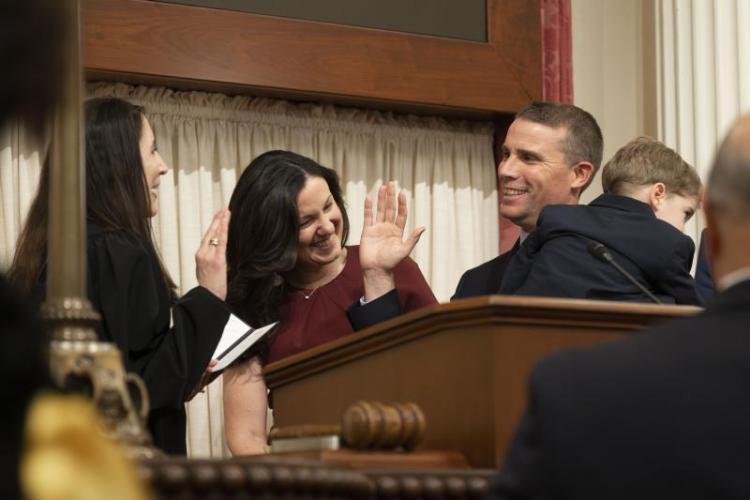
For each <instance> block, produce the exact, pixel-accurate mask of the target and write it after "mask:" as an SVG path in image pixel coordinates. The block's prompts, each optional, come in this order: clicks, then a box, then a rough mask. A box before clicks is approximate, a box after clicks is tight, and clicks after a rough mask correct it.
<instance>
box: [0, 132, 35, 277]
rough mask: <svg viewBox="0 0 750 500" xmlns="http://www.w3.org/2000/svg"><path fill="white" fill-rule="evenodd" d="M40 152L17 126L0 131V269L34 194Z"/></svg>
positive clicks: (4, 266)
mask: <svg viewBox="0 0 750 500" xmlns="http://www.w3.org/2000/svg"><path fill="white" fill-rule="evenodd" d="M43 150H44V147H43V146H41V147H40V145H39V141H38V140H35V139H34V138H33V137H31V136H30V135H28V134H26V133H25V132H24V130H23V128H22V127H20V126H18V125H17V124H10V125H6V126H4V127H3V128H0V270H3V271H4V270H5V269H7V268H8V267H9V266H10V263H11V262H12V260H13V253H14V251H15V245H16V239H17V238H18V234H19V233H20V232H21V228H22V227H23V222H24V219H25V217H26V213H27V212H28V211H29V206H30V205H31V202H32V201H33V199H34V195H35V194H36V188H37V184H38V183H39V173H40V172H41V170H42V160H43V157H44V153H43Z"/></svg>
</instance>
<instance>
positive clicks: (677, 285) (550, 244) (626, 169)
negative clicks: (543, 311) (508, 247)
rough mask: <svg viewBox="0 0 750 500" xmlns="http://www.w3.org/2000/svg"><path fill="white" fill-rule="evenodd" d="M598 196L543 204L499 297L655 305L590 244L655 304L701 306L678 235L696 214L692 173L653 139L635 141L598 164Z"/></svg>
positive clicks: (687, 249)
mask: <svg viewBox="0 0 750 500" xmlns="http://www.w3.org/2000/svg"><path fill="white" fill-rule="evenodd" d="M602 185H603V188H604V194H603V195H601V196H599V197H598V198H596V199H595V200H594V201H592V202H591V203H590V204H589V205H549V206H547V207H545V208H544V209H543V210H542V212H541V214H540V216H539V220H538V222H537V228H536V230H535V231H534V232H532V233H531V234H529V235H528V237H527V238H526V240H525V241H524V242H523V244H522V245H521V248H520V249H519V251H518V253H517V254H516V255H515V256H514V258H513V260H512V261H511V262H510V263H509V265H508V269H507V270H506V272H505V275H504V277H503V281H502V284H501V287H500V293H506V294H514V295H541V296H552V297H569V298H583V299H606V300H626V301H637V302H652V301H653V300H652V299H651V298H650V297H649V296H648V295H647V294H645V293H644V292H642V291H641V290H640V289H639V288H638V287H637V286H636V285H634V284H633V283H631V282H630V281H629V280H628V279H627V278H626V277H625V276H623V275H622V274H621V273H620V272H619V271H618V270H617V269H616V268H615V267H614V266H613V265H612V264H611V263H607V262H602V261H600V260H598V259H596V258H595V257H594V256H593V255H592V254H591V253H590V251H589V246H590V245H592V242H595V243H602V244H603V245H604V246H605V247H606V248H607V249H608V250H609V252H610V254H611V255H612V257H613V260H614V261H615V262H616V263H617V264H619V265H620V266H622V267H623V268H624V269H625V270H627V271H628V272H629V273H630V274H631V275H632V276H633V277H635V279H636V280H638V281H639V282H640V283H641V284H642V285H643V286H645V287H646V288H647V289H648V290H649V291H650V292H652V293H653V294H654V295H655V296H656V297H657V298H658V299H659V300H661V301H662V302H664V303H668V304H675V303H677V304H693V305H701V304H702V301H701V299H700V297H699V295H698V293H697V292H696V288H695V281H694V280H693V278H692V277H691V276H690V267H691V265H692V262H693V252H694V251H695V245H694V244H693V241H692V240H691V239H690V238H689V237H688V236H686V235H685V234H684V233H683V231H684V228H685V223H686V222H687V221H688V220H689V219H690V217H691V216H692V215H693V213H695V211H696V210H697V208H698V205H699V201H700V195H701V181H700V178H699V177H698V174H697V173H696V172H695V169H693V167H691V166H690V165H688V164H687V163H686V162H685V161H684V160H683V159H682V158H681V157H680V156H679V155H678V154H677V153H676V152H674V151H673V150H671V149H670V148H668V147H667V146H665V145H664V144H662V143H661V142H659V141H656V140H654V139H650V138H647V137H639V138H637V139H635V140H633V141H631V142H629V143H628V144H626V145H625V146H623V147H622V148H620V149H619V150H618V151H617V153H615V155H614V156H613V157H612V159H611V160H610V161H609V162H608V163H607V164H606V165H605V166H604V170H603V172H602Z"/></svg>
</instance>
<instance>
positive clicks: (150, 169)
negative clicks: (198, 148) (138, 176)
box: [138, 116, 167, 217]
mask: <svg viewBox="0 0 750 500" xmlns="http://www.w3.org/2000/svg"><path fill="white" fill-rule="evenodd" d="M142 118H143V123H142V124H141V138H140V140H139V141H138V146H139V148H140V150H141V162H142V163H143V173H144V174H145V176H146V189H148V194H149V206H150V207H151V217H153V216H154V215H156V214H157V213H158V212H159V203H158V189H159V183H160V182H161V176H162V175H164V174H166V173H167V164H166V163H164V160H163V159H162V157H161V155H160V154H159V151H158V150H157V149H156V139H155V138H154V131H153V130H152V129H151V124H150V123H149V122H148V120H147V119H146V117H145V116H142Z"/></svg>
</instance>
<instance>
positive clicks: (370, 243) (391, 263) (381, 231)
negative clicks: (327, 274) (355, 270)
mask: <svg viewBox="0 0 750 500" xmlns="http://www.w3.org/2000/svg"><path fill="white" fill-rule="evenodd" d="M407 214H408V210H407V206H406V194H405V193H404V192H403V191H401V192H400V193H398V195H397V194H396V188H395V186H394V185H393V182H389V183H387V184H386V185H384V186H381V187H380V189H379V190H378V206H377V210H376V213H375V217H373V207H372V199H371V198H370V196H369V195H368V196H367V198H366V199H365V222H364V227H363V228H362V238H361V240H360V243H359V263H360V265H361V266H362V272H363V278H364V281H365V300H367V301H370V300H373V299H375V298H377V297H379V296H380V295H383V294H385V293H387V292H389V291H390V290H392V289H393V288H394V287H395V281H394V278H393V270H394V269H395V268H396V266H397V265H398V264H399V263H400V262H401V261H402V260H404V259H405V258H406V257H408V255H409V254H410V253H411V251H412V250H413V249H414V246H415V245H416V244H417V242H418V241H419V238H420V236H422V233H424V231H425V228H424V227H418V228H416V229H414V230H413V231H412V232H411V234H409V236H408V237H407V238H406V239H404V228H405V227H406V217H407Z"/></svg>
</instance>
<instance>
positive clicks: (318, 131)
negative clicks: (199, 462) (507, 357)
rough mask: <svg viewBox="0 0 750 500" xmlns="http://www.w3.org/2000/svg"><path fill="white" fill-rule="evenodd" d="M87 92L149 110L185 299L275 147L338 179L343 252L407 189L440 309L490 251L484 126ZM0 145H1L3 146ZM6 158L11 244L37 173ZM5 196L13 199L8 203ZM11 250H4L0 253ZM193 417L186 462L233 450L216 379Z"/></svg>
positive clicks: (133, 90) (106, 88)
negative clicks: (220, 221)
mask: <svg viewBox="0 0 750 500" xmlns="http://www.w3.org/2000/svg"><path fill="white" fill-rule="evenodd" d="M89 94H90V95H92V96H105V95H107V96H110V95H111V96H118V97H122V98H125V99H128V100H130V101H132V102H134V103H137V104H140V105H143V106H145V108H146V114H147V116H148V118H149V120H150V122H151V124H152V125H153V127H154V130H155V134H156V140H157V146H158V148H159V151H160V152H161V154H162V156H163V157H164V160H165V161H166V163H167V164H168V165H169V166H170V167H171V169H170V171H169V172H168V173H167V174H166V175H165V176H164V177H163V178H162V182H161V186H160V188H159V216H158V217H157V218H156V219H155V220H154V232H155V237H156V240H157V244H158V245H159V247H160V250H161V253H162V255H163V258H164V260H165V264H166V265H167V267H168V268H169V271H170V273H172V276H173V278H174V279H175V280H176V281H177V283H178V284H179V286H180V289H181V291H182V292H185V291H187V290H189V289H190V288H191V287H193V286H195V285H196V280H195V264H194V260H193V254H194V252H195V250H196V249H197V247H198V244H199V241H200V238H201V236H202V234H203V231H204V230H205V229H206V228H207V227H208V225H209V223H210V221H211V218H212V217H213V214H214V212H215V211H216V210H218V209H219V208H221V207H222V206H226V205H227V203H228V202H229V198H230V196H231V193H232V189H233V188H234V185H235V182H236V180H237V178H238V176H239V174H240V173H241V171H242V169H243V168H244V167H245V166H247V164H248V163H249V162H250V161H251V160H252V159H253V158H255V157H256V156H258V155H259V154H261V153H263V152H265V151H268V150H271V149H288V150H292V151H295V152H298V153H301V154H304V155H307V156H310V157H311V158H314V159H315V160H317V161H318V162H320V163H321V164H323V165H326V166H329V167H331V168H334V169H335V170H336V171H337V172H338V173H339V175H340V176H341V180H342V185H343V188H344V195H345V197H346V200H347V203H348V209H349V216H350V219H351V227H352V229H351V236H350V241H349V243H350V244H356V243H357V242H358V240H359V234H360V232H361V230H362V219H363V217H362V209H363V203H364V198H365V196H366V195H367V194H368V193H374V192H375V191H376V190H377V188H378V187H379V186H380V185H381V184H382V183H383V182H385V181H388V180H394V181H396V182H397V183H398V185H399V187H400V188H402V189H404V190H405V191H406V193H407V199H408V203H409V209H410V216H409V222H408V224H409V229H411V228H413V227H415V226H416V225H424V226H426V227H427V233H426V234H425V235H424V236H423V237H422V240H421V241H420V243H419V245H418V246H417V248H416V249H415V251H414V252H413V255H412V257H413V258H414V260H415V261H416V262H417V263H418V264H419V266H420V268H421V269H422V272H423V273H424V275H425V277H426V278H427V280H428V282H429V283H430V285H431V286H432V288H433V290H434V292H435V295H436V296H437V297H438V299H439V300H441V301H445V300H448V299H449V298H450V296H451V294H452V293H453V291H454V289H455V286H456V283H457V282H458V279H459V277H460V275H461V273H462V272H463V271H465V270H466V269H468V268H470V267H473V266H475V265H477V264H479V263H481V262H484V261H486V260H488V259H490V258H492V257H495V256H496V255H497V252H498V213H497V189H496V177H495V167H494V161H493V157H492V147H491V144H492V127H491V125H490V124H488V123H480V122H462V121H446V120H443V119H437V118H424V117H414V116H399V115H394V114H391V113H381V112H375V111H366V110H360V109H346V108H339V107H335V106H330V105H314V104H295V103H290V102H286V101H278V100H270V99H253V98H248V97H230V96H226V95H221V94H209V93H202V92H175V91H172V90H168V89H164V88H148V87H133V86H128V85H123V84H111V83H97V84H92V85H90V86H89ZM2 140H3V141H4V142H2V143H0V145H3V146H4V145H5V144H6V143H7V139H6V137H5V136H3V137H2ZM11 150H12V152H11V153H9V154H6V153H5V150H3V155H2V156H0V162H2V163H0V169H1V170H0V173H1V174H2V178H0V188H1V189H3V210H4V212H3V218H2V220H0V224H2V225H3V226H2V231H3V235H4V237H5V241H6V242H13V241H14V240H15V237H16V236H17V231H18V227H19V221H20V220H21V214H23V213H25V209H26V207H27V205H28V200H29V199H30V197H32V196H33V190H34V180H35V177H34V175H35V174H36V175H38V173H37V172H36V170H34V169H30V171H29V172H27V173H24V174H23V177H24V180H18V178H19V177H21V175H20V173H19V172H20V170H22V168H21V163H22V162H21V160H15V163H13V164H12V165H11V164H9V163H8V162H9V161H13V160H7V161H6V159H5V157H6V156H9V158H11V157H12V158H18V157H22V156H23V155H21V154H19V153H15V151H17V150H19V151H20V149H19V145H18V142H17V143H16V146H15V147H11ZM14 155H15V156H14ZM24 158H25V157H24ZM30 158H31V157H30ZM26 161H28V160H26ZM36 161H37V163H38V160H36ZM6 164H7V165H6ZM37 170H38V167H37ZM26 177H28V179H26ZM6 185H7V186H8V187H7V188H6ZM20 185H23V188H22V189H21V190H20V191H19V190H18V189H16V186H20ZM6 189H7V190H8V192H10V193H11V198H12V200H8V199H6V196H5V194H6ZM6 205H10V206H12V207H14V209H13V210H14V212H13V214H15V215H14V216H13V217H15V219H13V222H12V223H6V219H8V220H9V217H8V216H6V212H5V210H6V208H5V206H6ZM8 252H12V250H10V247H8V249H6V248H5V247H4V248H3V255H6V254H7V253H8ZM188 420H189V422H188V448H189V450H190V453H191V455H192V456H213V457H219V456H225V455H226V454H227V453H228V452H227V451H226V449H225V446H224V439H223V429H222V420H223V415H222V404H221V380H220V379H218V380H217V381H216V382H214V383H213V384H212V385H211V386H210V387H209V388H208V390H207V391H206V392H205V393H204V394H201V395H199V396H198V397H196V398H195V400H194V401H193V402H191V403H190V404H189V406H188Z"/></svg>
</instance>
